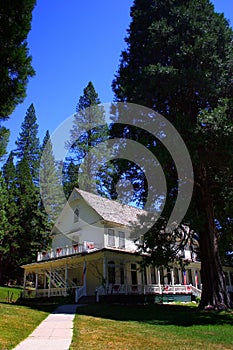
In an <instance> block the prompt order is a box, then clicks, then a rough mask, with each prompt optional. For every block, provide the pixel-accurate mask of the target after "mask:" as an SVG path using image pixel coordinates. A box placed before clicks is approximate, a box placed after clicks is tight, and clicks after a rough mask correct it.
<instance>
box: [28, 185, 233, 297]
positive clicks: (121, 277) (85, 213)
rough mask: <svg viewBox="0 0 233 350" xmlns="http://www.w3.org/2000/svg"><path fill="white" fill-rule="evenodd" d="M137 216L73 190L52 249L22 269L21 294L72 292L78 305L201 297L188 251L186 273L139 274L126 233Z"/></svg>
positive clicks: (229, 272)
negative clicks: (89, 300) (141, 297)
mask: <svg viewBox="0 0 233 350" xmlns="http://www.w3.org/2000/svg"><path fill="white" fill-rule="evenodd" d="M141 215H145V212H144V211H143V210H140V209H137V208H134V207H131V206H128V205H122V204H120V203H119V202H117V201H112V200H109V199H106V198H103V197H100V196H97V195H94V194H91V193H88V192H85V191H82V190H80V189H76V188H75V189H74V190H73V192H72V193H71V195H70V197H69V200H68V202H67V204H66V206H65V207H64V209H63V210H62V212H61V214H60V216H59V218H58V219H57V222H56V224H55V225H54V227H53V229H52V247H51V249H50V250H49V251H46V252H39V253H38V257H37V261H36V262H34V263H31V264H27V265H24V266H22V267H23V269H24V290H25V293H35V296H37V297H42V296H44V297H50V296H58V295H63V296H67V295H68V294H69V293H73V294H74V295H75V300H76V302H77V301H78V300H79V299H80V298H81V297H82V296H91V295H97V296H99V295H103V294H128V295H130V294H161V293H171V294H189V295H191V294H195V295H200V293H201V276H200V262H199V261H196V256H195V255H192V256H191V252H190V250H185V251H184V252H183V254H184V258H185V259H186V260H189V261H190V264H189V265H188V266H187V268H186V271H185V272H184V271H181V269H180V268H179V267H178V266H171V268H170V269H165V268H163V267H160V268H159V269H157V268H154V267H152V266H149V267H147V268H145V269H144V270H141V269H140V266H139V261H140V259H141V257H140V256H138V254H137V253H136V250H137V246H136V244H135V242H134V240H133V239H132V237H131V234H130V233H131V223H132V222H134V221H138V220H139V219H140V216H141ZM225 274H226V281H227V284H228V288H229V290H230V291H233V269H232V268H227V267H226V268H225ZM30 286H33V289H32V288H30Z"/></svg>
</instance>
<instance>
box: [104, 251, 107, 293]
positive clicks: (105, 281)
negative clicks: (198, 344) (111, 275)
mask: <svg viewBox="0 0 233 350" xmlns="http://www.w3.org/2000/svg"><path fill="white" fill-rule="evenodd" d="M103 283H104V284H105V286H106V284H107V263H106V256H104V259H103Z"/></svg>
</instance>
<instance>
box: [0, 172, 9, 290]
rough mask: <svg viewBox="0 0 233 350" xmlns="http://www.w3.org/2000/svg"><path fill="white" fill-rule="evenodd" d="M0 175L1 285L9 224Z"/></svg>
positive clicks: (2, 181)
mask: <svg viewBox="0 0 233 350" xmlns="http://www.w3.org/2000/svg"><path fill="white" fill-rule="evenodd" d="M0 175H1V176H0V222H1V228H0V284H2V283H3V273H4V258H5V254H6V246H5V245H4V242H5V240H6V235H7V232H8V229H9V222H8V218H7V204H8V199H7V191H6V185H5V182H4V180H3V177H2V174H1V173H0Z"/></svg>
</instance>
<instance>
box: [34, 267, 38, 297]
mask: <svg viewBox="0 0 233 350" xmlns="http://www.w3.org/2000/svg"><path fill="white" fill-rule="evenodd" d="M35 287H36V296H37V289H38V272H36V283H35Z"/></svg>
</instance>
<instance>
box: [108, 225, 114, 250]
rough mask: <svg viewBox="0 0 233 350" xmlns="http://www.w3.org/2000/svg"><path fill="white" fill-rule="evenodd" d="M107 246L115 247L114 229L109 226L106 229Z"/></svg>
mask: <svg viewBox="0 0 233 350" xmlns="http://www.w3.org/2000/svg"><path fill="white" fill-rule="evenodd" d="M108 246H109V247H115V235H114V230H113V229H111V228H109V229H108Z"/></svg>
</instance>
